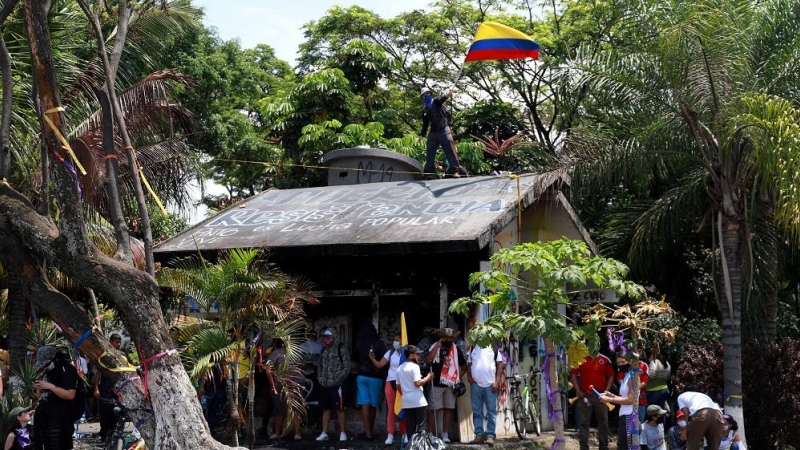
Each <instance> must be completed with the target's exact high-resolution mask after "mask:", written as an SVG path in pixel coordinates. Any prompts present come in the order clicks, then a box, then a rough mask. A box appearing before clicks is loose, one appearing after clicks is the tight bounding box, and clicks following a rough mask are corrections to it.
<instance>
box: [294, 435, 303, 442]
mask: <svg viewBox="0 0 800 450" xmlns="http://www.w3.org/2000/svg"><path fill="white" fill-rule="evenodd" d="M294 440H295V441H302V440H303V436H300V435H299V434H295V435H294Z"/></svg>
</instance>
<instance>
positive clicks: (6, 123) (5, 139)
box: [0, 26, 14, 180]
mask: <svg viewBox="0 0 800 450" xmlns="http://www.w3.org/2000/svg"><path fill="white" fill-rule="evenodd" d="M4 31H5V30H4V27H2V26H0V73H2V76H3V81H2V83H3V103H2V118H0V180H5V179H6V178H9V177H10V175H11V152H10V150H9V148H8V146H9V141H10V137H9V133H10V131H11V105H12V103H13V100H14V98H13V97H12V94H13V92H12V91H13V87H14V80H13V79H12V78H11V54H10V53H9V52H8V48H7V47H6V41H5V39H4V38H3V32H4Z"/></svg>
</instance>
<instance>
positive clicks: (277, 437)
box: [267, 433, 281, 440]
mask: <svg viewBox="0 0 800 450" xmlns="http://www.w3.org/2000/svg"><path fill="white" fill-rule="evenodd" d="M280 438H281V437H280V436H278V434H277V433H272V434H270V435H269V437H268V438H267V439H273V440H274V439H280Z"/></svg>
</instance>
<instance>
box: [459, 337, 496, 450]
mask: <svg viewBox="0 0 800 450" xmlns="http://www.w3.org/2000/svg"><path fill="white" fill-rule="evenodd" d="M502 376H503V355H502V354H500V352H498V351H495V349H494V348H492V347H487V348H483V347H480V346H478V345H476V346H474V347H473V348H472V351H470V352H469V357H468V359H467V380H469V384H470V395H471V396H472V398H471V400H472V422H473V424H474V425H475V439H474V440H473V441H472V442H471V444H484V443H486V444H488V445H490V446H492V445H494V440H495V438H496V437H497V435H496V433H495V428H496V418H497V392H498V390H499V389H500V384H501V381H502V380H501V377H502ZM484 407H486V430H484V429H483V408H484Z"/></svg>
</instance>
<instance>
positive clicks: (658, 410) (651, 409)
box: [647, 405, 667, 416]
mask: <svg viewBox="0 0 800 450" xmlns="http://www.w3.org/2000/svg"><path fill="white" fill-rule="evenodd" d="M666 413H667V411H666V410H665V409H664V408H662V407H660V406H658V405H650V406H648V407H647V415H648V416H655V415H656V414H659V415H664V414H666Z"/></svg>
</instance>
